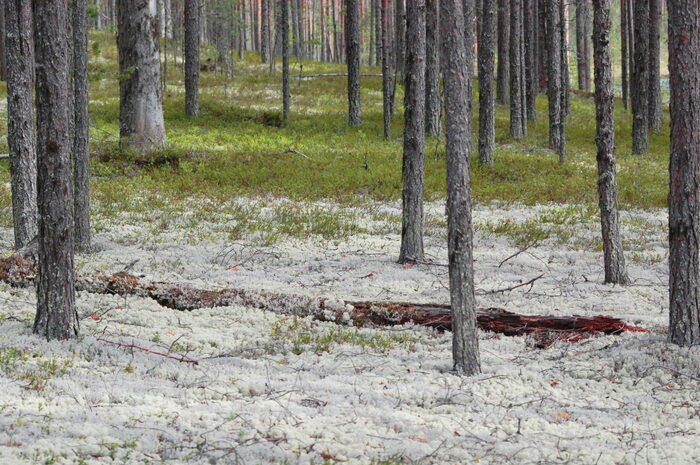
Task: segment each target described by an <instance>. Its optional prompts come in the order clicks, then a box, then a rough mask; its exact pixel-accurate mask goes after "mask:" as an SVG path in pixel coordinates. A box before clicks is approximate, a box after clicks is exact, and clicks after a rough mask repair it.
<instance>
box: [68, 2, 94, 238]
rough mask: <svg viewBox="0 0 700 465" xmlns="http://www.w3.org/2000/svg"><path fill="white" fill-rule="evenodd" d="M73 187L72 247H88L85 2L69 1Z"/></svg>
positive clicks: (87, 120)
mask: <svg viewBox="0 0 700 465" xmlns="http://www.w3.org/2000/svg"><path fill="white" fill-rule="evenodd" d="M72 5H73V6H72V10H73V93H74V101H73V111H74V117H75V121H74V138H73V185H74V188H75V194H74V195H75V197H74V213H73V214H74V218H73V220H74V222H75V248H76V249H77V250H80V251H86V250H88V249H89V248H90V148H89V143H90V118H89V114H88V105H89V103H90V102H89V98H88V66H87V65H88V30H87V0H73V4H72Z"/></svg>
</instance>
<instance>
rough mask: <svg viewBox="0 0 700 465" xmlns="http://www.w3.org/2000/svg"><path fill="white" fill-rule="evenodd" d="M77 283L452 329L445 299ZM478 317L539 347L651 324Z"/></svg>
mask: <svg viewBox="0 0 700 465" xmlns="http://www.w3.org/2000/svg"><path fill="white" fill-rule="evenodd" d="M35 277H36V268H35V264H34V262H33V261H32V260H29V259H26V258H23V257H19V256H15V257H10V258H6V259H0V281H4V282H7V283H9V284H10V285H12V286H28V285H31V284H32V283H33V281H34V279H35ZM76 289H77V290H78V291H82V292H90V293H96V294H115V295H120V296H140V297H146V298H151V299H153V300H155V301H156V302H158V303H159V304H160V305H162V306H163V307H167V308H172V309H174V310H182V311H192V310H197V309H201V308H215V307H227V306H231V305H242V306H245V307H253V308H259V309H263V310H269V311H273V312H275V313H280V314H285V315H296V316H301V317H308V316H310V317H313V318H315V319H318V320H322V321H331V322H336V323H351V324H353V325H356V326H363V325H367V324H371V325H377V326H396V325H403V324H407V323H412V324H416V325H421V326H426V327H430V328H434V329H436V330H438V331H450V330H451V329H452V312H451V310H450V306H449V305H443V304H417V303H408V302H372V301H364V302H360V301H340V300H335V299H328V298H322V297H307V296H300V295H284V294H275V293H271V292H265V291H247V290H241V289H220V290H209V289H197V288H193V287H190V286H186V285H181V284H177V283H168V282H142V281H141V280H140V279H139V278H138V277H137V276H134V275H132V274H129V273H126V272H120V273H115V274H111V275H110V274H105V273H101V272H98V273H95V274H93V275H90V276H80V277H78V279H77V282H76ZM477 322H478V326H479V328H480V329H482V330H484V331H490V332H494V333H500V334H504V335H506V336H524V335H530V336H532V337H533V339H534V342H535V344H534V345H535V346H536V347H548V346H549V345H551V344H552V343H553V342H554V341H556V340H565V341H569V342H579V341H581V340H583V339H586V338H589V337H591V336H595V335H601V334H620V333H623V332H627V331H629V332H647V330H646V329H643V328H639V327H636V326H632V325H628V324H627V323H625V322H624V321H623V320H620V319H618V318H611V317H607V316H593V317H584V316H577V315H571V316H551V315H521V314H517V313H513V312H509V311H507V310H504V309H499V308H479V309H478V310H477Z"/></svg>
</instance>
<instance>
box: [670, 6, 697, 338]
mask: <svg viewBox="0 0 700 465" xmlns="http://www.w3.org/2000/svg"><path fill="white" fill-rule="evenodd" d="M668 51H669V60H668V69H669V73H670V79H671V103H670V112H671V163H670V165H669V171H670V195H669V214H668V222H669V243H670V249H669V258H668V264H669V271H670V273H669V277H670V280H669V287H670V296H669V297H670V302H669V304H670V305H669V307H670V308H669V309H670V320H669V332H668V333H669V334H668V338H669V341H670V342H672V343H674V344H679V345H683V346H690V345H698V344H700V244H699V243H698V238H700V185H699V184H698V169H700V131H698V127H700V2H698V1H697V0H672V1H669V2H668Z"/></svg>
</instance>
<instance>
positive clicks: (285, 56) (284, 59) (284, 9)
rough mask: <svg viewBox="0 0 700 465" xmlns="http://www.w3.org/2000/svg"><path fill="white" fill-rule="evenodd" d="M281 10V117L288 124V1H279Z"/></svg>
mask: <svg viewBox="0 0 700 465" xmlns="http://www.w3.org/2000/svg"><path fill="white" fill-rule="evenodd" d="M280 7H281V9H282V18H281V21H282V24H281V26H282V27H281V38H282V116H283V118H284V123H285V124H289V118H290V106H291V100H292V97H291V92H290V90H289V0H280Z"/></svg>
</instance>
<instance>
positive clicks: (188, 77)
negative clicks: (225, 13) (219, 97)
mask: <svg viewBox="0 0 700 465" xmlns="http://www.w3.org/2000/svg"><path fill="white" fill-rule="evenodd" d="M185 114H186V115H187V116H191V117H193V118H198V117H199V0H185Z"/></svg>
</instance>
